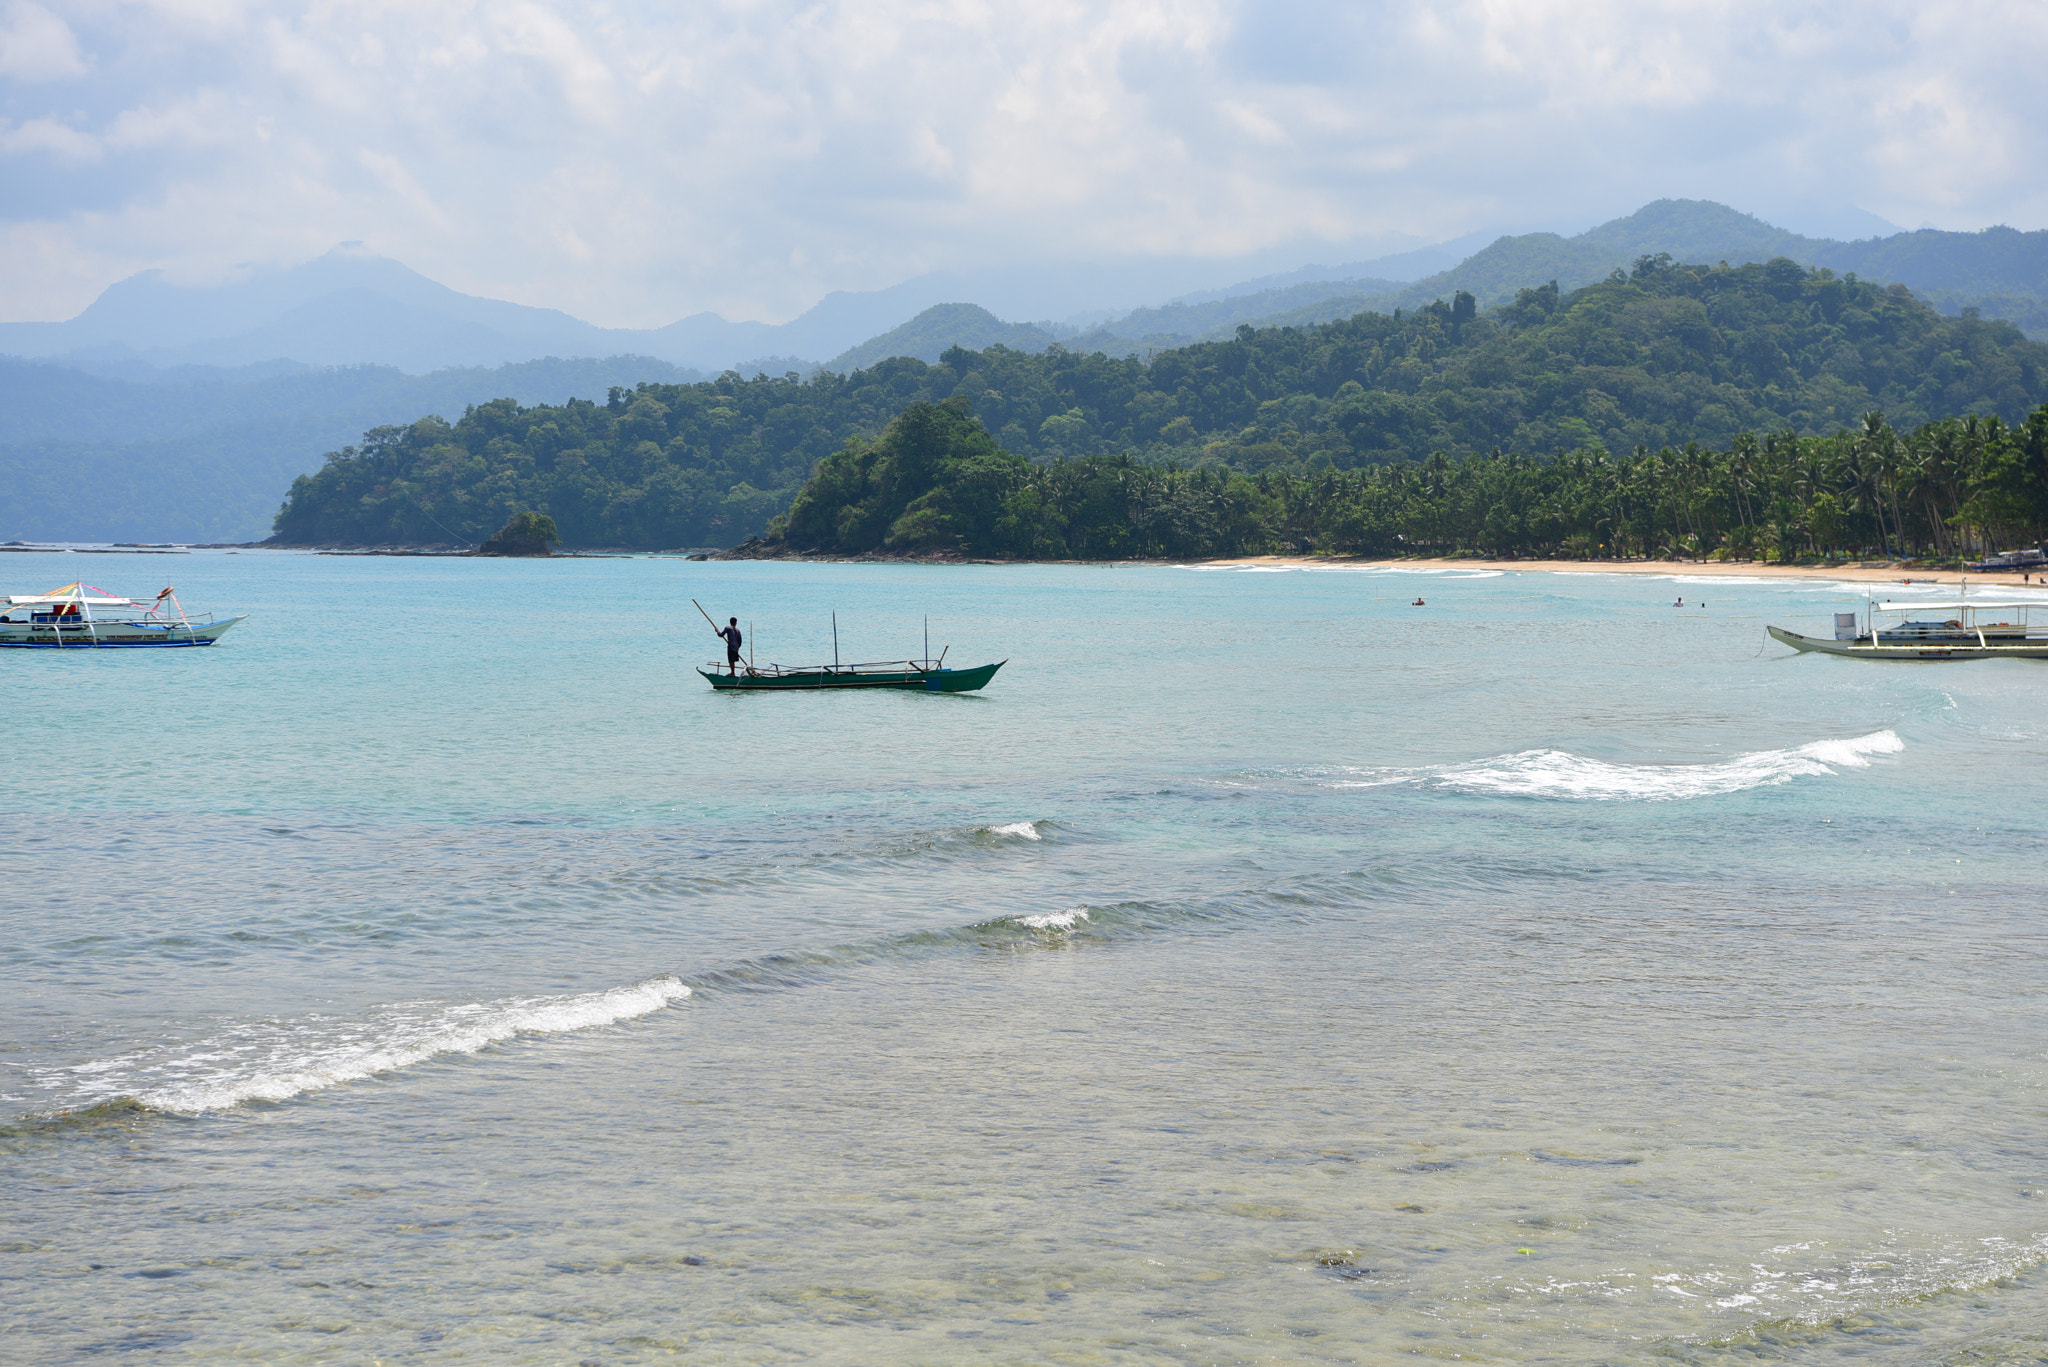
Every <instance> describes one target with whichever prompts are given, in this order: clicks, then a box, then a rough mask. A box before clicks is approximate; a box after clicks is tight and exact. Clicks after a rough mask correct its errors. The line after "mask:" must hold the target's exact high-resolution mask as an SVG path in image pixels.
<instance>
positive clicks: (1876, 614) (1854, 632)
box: [1764, 586, 2048, 660]
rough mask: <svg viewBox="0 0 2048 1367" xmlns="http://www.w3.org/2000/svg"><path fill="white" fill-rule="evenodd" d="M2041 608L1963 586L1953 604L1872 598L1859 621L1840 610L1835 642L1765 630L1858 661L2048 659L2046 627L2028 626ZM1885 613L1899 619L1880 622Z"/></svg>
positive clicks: (1774, 636)
mask: <svg viewBox="0 0 2048 1367" xmlns="http://www.w3.org/2000/svg"><path fill="white" fill-rule="evenodd" d="M2042 606H2043V604H2041V603H1995V602H1991V601H1988V600H1979V601H1972V600H1971V599H1970V597H1969V596H1968V588H1967V586H1965V589H1964V591H1963V595H1962V596H1961V597H1958V598H1957V599H1956V601H1955V602H1953V603H1878V602H1870V603H1869V604H1868V605H1867V608H1866V611H1865V616H1864V618H1863V620H1862V621H1861V622H1860V623H1859V622H1858V621H1857V619H1856V614H1855V613H1853V612H1838V613H1836V614H1835V635H1834V639H1833V640H1827V639H1824V638H1822V637H1818V636H1801V635H1800V634H1799V633H1798V632H1796V631H1786V630H1785V629H1784V628H1783V627H1768V626H1767V627H1765V628H1764V629H1765V630H1766V631H1768V632H1770V633H1771V639H1772V640H1774V641H1780V642H1782V643H1784V644H1785V645H1788V646H1791V647H1792V648H1793V649H1794V650H1798V651H1811V652H1813V653H1815V654H1820V655H1845V656H1848V657H1849V658H1850V659H1856V660H2048V626H2044V627H2042V628H2038V629H2037V628H2032V627H2030V625H2029V623H2028V620H2027V615H2028V612H2029V610H2030V609H2033V608H2039V607H2042ZM1887 615H1896V616H1897V617H1898V619H1899V620H1898V621H1896V622H1893V623H1891V624H1889V625H1886V624H1885V623H1883V622H1880V621H1879V618H1880V617H1882V616H1887ZM1916 617H1918V618H1919V620H1917V621H1916V620H1914V619H1915V618H1916ZM2037 630H2038V631H2039V633H2040V634H2034V633H2035V632H2036V631H2037Z"/></svg>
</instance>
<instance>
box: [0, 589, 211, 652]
mask: <svg viewBox="0 0 2048 1367" xmlns="http://www.w3.org/2000/svg"><path fill="white" fill-rule="evenodd" d="M166 599H168V600H169V602H170V606H169V609H168V610H167V609H166V608H165V606H164V604H165V600H166ZM4 602H5V608H4V610H0V646H31V647H42V648H45V649H52V648H57V649H70V648H74V647H80V646H83V647H87V648H90V647H93V646H131V647H132V646H210V645H212V644H213V643H214V642H215V641H218V640H219V639H220V638H221V634H222V633H223V632H225V631H226V630H227V629H228V628H229V627H231V626H233V625H234V624H235V623H237V622H239V621H242V620H244V618H245V617H246V616H247V614H244V615H243V617H218V618H217V617H215V616H213V614H211V613H208V614H206V615H205V616H203V617H200V618H197V619H194V618H191V617H187V616H186V615H185V609H184V608H183V607H182V606H180V605H179V603H178V595H177V594H176V593H175V592H174V591H173V590H171V589H165V590H164V591H163V592H162V593H159V594H158V595H157V596H156V601H155V602H153V603H142V602H137V601H136V600H135V599H133V598H120V597H117V596H115V595H114V594H111V593H108V592H107V591H106V590H105V589H96V588H94V587H93V586H92V585H90V584H66V585H65V586H64V587H63V588H61V589H52V590H50V592H48V593H28V594H21V593H17V594H9V595H8V596H7V598H6V599H5V600H4ZM171 613H176V614H177V615H176V617H175V618H174V617H172V616H171Z"/></svg>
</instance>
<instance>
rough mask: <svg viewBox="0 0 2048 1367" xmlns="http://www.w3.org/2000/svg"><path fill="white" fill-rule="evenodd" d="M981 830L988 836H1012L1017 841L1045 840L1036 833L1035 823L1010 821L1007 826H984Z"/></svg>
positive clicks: (1036, 825)
mask: <svg viewBox="0 0 2048 1367" xmlns="http://www.w3.org/2000/svg"><path fill="white" fill-rule="evenodd" d="M982 829H983V830H985V831H987V832H988V833H989V834H990V835H1014V836H1016V837H1017V838H1018V839H1019V840H1043V839H1045V837H1044V836H1042V835H1040V834H1039V833H1038V823H1037V822H1036V821H1012V822H1011V823H1009V824H1008V825H1007V826H984V827H982Z"/></svg>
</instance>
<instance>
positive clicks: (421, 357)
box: [0, 200, 2048, 541]
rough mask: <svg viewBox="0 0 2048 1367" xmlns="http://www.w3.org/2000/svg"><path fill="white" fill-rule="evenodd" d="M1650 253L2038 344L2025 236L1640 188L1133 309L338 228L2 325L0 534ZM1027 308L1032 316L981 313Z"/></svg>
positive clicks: (1078, 279)
mask: <svg viewBox="0 0 2048 1367" xmlns="http://www.w3.org/2000/svg"><path fill="white" fill-rule="evenodd" d="M1658 252H1668V253H1670V254H1671V255H1672V256H1673V257H1675V258H1678V259H1680V260H1687V261H1706V262H1714V261H1728V262H1730V263H1740V262H1743V261H1761V260H1768V259H1770V258H1772V257H1777V256H1787V257H1790V258H1792V259H1793V260H1795V261H1799V262H1801V263H1803V264H1807V265H1812V266H1825V267H1828V268H1831V269H1833V270H1835V271H1837V272H1841V273H1848V272H1855V273H1856V274H1858V275H1859V276H1862V277H1864V278H1866V279H1877V280H1881V281H1884V282H1887V283H1900V284H1904V285H1906V286H1908V287H1909V288H1911V289H1913V290H1914V291H1915V292H1916V293H1918V294H1920V295H1921V296H1922V297H1923V298H1925V299H1927V300H1928V301H1929V302H1931V303H1933V304H1934V305H1935V306H1936V307H1937V308H1940V309H1941V310H1942V311H1944V312H1947V313H1959V312H1961V311H1962V310H1963V309H1965V308H1970V307H1974V308H1977V309H1979V310H1981V312H1982V313H1983V314H1984V315H1985V316H1987V317H2002V318H2009V319H2012V320H2013V321H2014V322H2016V323H2018V324H2019V325H2020V326H2021V327H2022V328H2024V329H2026V330H2028V331H2029V332H2030V333H2031V334H2032V335H2034V336H2036V337H2044V336H2048V232H2032V233H2022V232H2016V231H2014V230H2012V229H2009V228H1990V229H1986V230H1984V231H1983V232H1978V233H1951V232H1939V231H1934V230H1923V231H1920V232H1902V233H1895V234H1892V235H1889V236H1884V237H1875V238H1869V239H1865V240H1862V241H1857V242H1841V241H1834V240H1830V239H1823V238H1810V237H1804V236H1801V235H1799V234H1796V233H1792V232H1788V231H1786V230H1784V229H1781V228H1776V227H1773V226H1772V225H1770V224H1768V223H1765V222H1763V221H1761V220H1760V219H1757V218H1754V217H1752V216H1750V215H1747V214H1743V213H1739V212H1737V211H1735V210H1733V209H1729V208H1727V207H1725V206H1722V205H1719V204H1712V203H1706V202H1701V201H1691V200H1661V201H1658V202H1657V203H1655V204H1651V205H1648V206H1646V207H1644V208H1643V209H1641V210H1639V211H1637V212H1636V213H1634V214H1631V215H1629V216H1628V217H1626V218H1621V219H1616V220H1614V221H1613V222H1610V223H1605V224H1602V225H1600V226H1599V227H1596V228H1593V229H1590V230H1588V231H1586V232H1584V233H1580V234H1578V235H1577V236H1574V237H1563V236H1560V235H1557V234H1554V233H1530V234H1524V235H1520V236H1509V237H1500V238H1497V239H1494V240H1492V241H1491V242H1485V241H1483V239H1482V238H1479V237H1474V238H1467V239H1460V240H1457V241H1454V242H1449V243H1443V244H1439V245H1437V246H1434V247H1429V248H1423V249H1420V250H1416V251H1410V252H1404V253H1401V254H1399V255H1396V256H1388V257H1382V258H1379V259H1377V260H1372V261H1361V262H1350V263H1341V264H1338V265H1334V266H1327V267H1326V266H1305V267H1301V268H1299V269H1296V270H1293V271H1289V272H1286V273H1285V274H1280V275H1267V276H1262V277H1259V278H1256V279H1250V280H1244V281H1240V282H1237V283H1234V284H1227V285H1223V286H1220V287H1211V288H1205V289H1200V290H1196V291H1192V292H1188V291H1185V290H1183V291H1181V292H1180V293H1179V294H1178V295H1177V297H1172V298H1170V300H1169V302H1166V303H1163V304H1156V305H1151V306H1146V307H1136V308H1132V307H1128V306H1125V307H1101V306H1099V304H1100V303H1101V301H1105V300H1107V301H1116V300H1129V299H1131V298H1132V297H1134V292H1136V291H1139V290H1143V289H1145V288H1147V287H1148V286H1149V285H1155V284H1156V285H1158V286H1160V287H1161V292H1162V293H1164V292H1165V288H1166V287H1167V286H1168V284H1169V283H1170V282H1176V281H1177V282H1179V283H1181V284H1185V283H1186V282H1187V279H1188V270H1187V268H1186V267H1185V264H1184V263H1183V264H1180V265H1174V264H1173V263H1167V264H1164V265H1154V266H1144V265H1138V266H1131V265H1110V266H1099V267H1076V268H1071V269H1065V270H1061V271H1049V270H1045V269H1037V268H1027V267H1018V268H1013V269H1004V270H991V271H984V272H978V273H952V274H935V275H928V276H923V277H920V278H918V279H916V280H911V281H906V282H904V283H903V284H900V285H897V286H894V287H892V288H890V289H886V290H877V291H870V292H865V293H846V292H842V293H836V294H832V295H829V296H827V297H826V298H825V299H823V300H821V301H820V302H819V303H818V304H817V305H816V306H815V307H813V308H812V309H810V310H809V311H808V312H806V313H804V314H803V315H802V316H800V317H798V318H796V319H793V320H791V321H790V322H788V323H783V324H777V325H771V324H766V323H757V322H738V323H735V322H729V321H727V320H726V319H724V318H721V317H719V316H717V315H715V314H708V313H707V314H697V315H694V316H692V317H689V318H684V319H681V320H679V321H677V322H674V323H671V324H669V325H667V326H666V327H660V328H651V329H621V328H602V327H598V326H595V325H593V324H590V323H586V322H583V321H582V320H580V319H577V318H574V317H571V316H570V315H568V314H566V313H562V312H560V311H558V310H553V309H541V308H532V307H528V306H525V305H520V304H512V303H507V302H504V301H502V300H493V299H482V298H477V297H475V296H472V295H466V294H462V293H460V292H458V291H455V290H452V289H449V288H447V287H446V286H443V285H440V284H437V283H435V282H434V281H431V280H429V279H427V278H426V277H424V276H422V275H419V274H418V273H416V272H414V271H412V270H410V269H408V268H407V267H405V266H403V265H401V264H400V263H398V262H396V261H391V260H388V259H384V258H380V257H376V256H373V255H370V254H368V253H366V252H364V251H363V250H361V248H360V247H358V246H355V245H344V246H342V247H339V248H336V249H335V250H334V251H332V252H329V253H328V254H327V255H325V256H323V257H320V258H319V259H318V260H315V261H311V262H307V263H305V264H303V265H300V266H296V267H293V268H291V269H288V270H281V271H275V272H270V273H266V274H260V275H256V276H253V277H251V278H249V279H247V280H243V281H238V282H235V283H231V284H226V285H219V286H212V287H205V288H199V287H187V286H180V285H176V284H173V283H171V282H169V281H168V280H166V279H164V278H163V277H162V276H161V275H159V274H156V273H146V274H143V275H138V276H135V277H133V278H131V279H128V280H124V281H122V282H120V283H119V284H116V285H114V286H112V287H110V288H109V289H108V290H107V291H106V292H105V293H104V294H102V295H101V296H100V298H99V299H97V300H95V301H94V303H93V304H92V305H91V306H90V307H89V308H87V309H86V310H85V311H84V312H83V313H81V314H79V315H78V317H76V318H73V319H70V320H67V321H65V322H57V323H7V324H0V539H8V538H20V539H31V540H153V541H167V540H177V541H190V540H247V539H254V538H257V537H260V536H262V535H264V534H265V533H266V532H267V531H268V525H269V518H270V514H271V513H272V512H274V511H275V509H276V508H277V506H278V503H279V502H280V501H281V500H282V498H283V495H284V491H285V489H286V488H287V487H288V486H289V484H290V482H291V480H292V478H293V477H295V476H296V475H298V474H300V473H304V472H307V471H310V470H312V469H314V468H316V467H318V465H319V464H320V461H321V458H322V456H323V455H324V453H325V452H327V451H330V450H335V449H338V448H339V447H341V446H343V445H346V444H349V443H351V442H353V441H355V440H356V439H357V438H358V437H359V436H360V435H361V433H362V432H363V431H364V430H365V429H367V428H369V427H372V426H377V425H381V424H385V423H405V422H411V421H412V420H414V419H416V418H418V417H420V416H422V415H423V414H426V413H430V412H433V413H441V414H444V415H446V416H448V417H451V418H453V417H459V416H460V414H461V411H462V410H463V409H464V408H465V407H467V406H468V405H470V404H472V403H479V402H483V401H486V400H489V399H492V398H498V397H504V396H511V397H515V398H518V399H520V400H521V402H526V403H532V402H541V401H547V402H560V401H562V400H564V399H566V398H569V397H571V396H572V395H573V396H578V397H587V398H596V399H602V398H603V396H604V392H605V390H606V389H608V388H609V387H611V386H612V385H628V386H629V385H631V384H633V383H636V382H638V381H641V380H663V381H679V380H688V379H692V378H699V377H701V376H702V375H704V374H710V373H716V372H718V371H721V370H724V369H728V368H740V369H743V370H744V372H745V373H747V374H752V373H754V372H755V371H756V370H765V371H767V372H769V373H771V374H781V373H784V372H785V371H790V370H795V371H800V372H808V371H811V370H813V369H817V368H820V367H823V368H829V369H833V370H837V371H842V372H843V371H846V370H850V369H853V368H859V367H866V366H869V365H872V364H874V363H876V362H878V361H881V360H884V359H886V358H888V357H891V356H915V357H918V358H920V359H923V360H927V361H930V360H934V359H936V358H937V357H938V356H939V355H940V353H942V352H943V351H944V350H945V349H946V348H947V347H949V346H952V345H956V344H958V345H962V346H967V347H969V348H973V349H980V348H983V347H987V346H990V345H994V344H998V343H1000V344H1002V345H1004V346H1009V347H1012V348H1016V349H1020V350H1031V351H1036V350H1042V349H1044V348H1045V347H1047V346H1049V345H1053V344H1055V343H1057V344H1059V345H1062V346H1065V347H1067V348H1069V349H1070V350H1080V351H1096V350H1101V351H1107V352H1111V353H1115V354H1139V355H1142V354H1145V353H1147V352H1150V351H1154V350H1159V349H1163V348H1168V347H1173V346H1178V345H1182V344H1184V343H1187V342H1190V341H1196V340H1203V339H1208V338H1215V337H1220V336H1227V335H1229V334H1230V332H1232V331H1233V330H1234V329H1235V328H1236V327H1238V326H1239V325H1240V324H1244V323H1251V324H1253V325H1256V326H1270V325H1284V324H1302V323H1309V322H1318V321H1323V320H1327V319H1332V318H1340V317H1349V316H1351V315H1353V314H1356V313H1359V312H1364V311H1368V310H1377V311H1388V312H1390V311H1392V310H1393V309H1395V308H1414V307H1417V306H1419V305H1421V304H1425V303H1428V302H1430V301H1431V300H1434V299H1438V298H1446V297H1448V296H1450V295H1451V294H1452V293H1454V292H1455V291H1457V290H1461V289H1462V290H1469V291H1470V292H1471V293H1472V294H1474V295H1475V296H1477V298H1478V299H1479V301H1480V304H1481V305H1482V307H1484V306H1490V305H1493V304H1495V303H1498V302H1501V301H1503V300H1506V299H1510V298H1512V297H1513V296H1514V293H1515V291H1516V290H1518V289H1521V288H1523V287H1528V286H1536V285H1541V284H1543V283H1545V282H1547V281H1550V280H1556V281H1557V282H1558V284H1559V285H1560V286H1561V287H1563V288H1565V289H1571V288H1574V287H1576V286H1579V285H1583V284H1587V283H1589V282H1591V281H1593V280H1596V279H1599V278H1600V277H1602V276H1604V275H1606V274H1608V273H1609V272H1611V271H1613V270H1615V269H1617V268H1621V267H1625V266H1627V265H1628V264H1629V263H1630V262H1632V261H1634V260H1635V258H1637V257H1638V256H1643V255H1653V254H1655V253H1658ZM1137 297H1142V296H1137ZM1152 297H1154V298H1158V297H1160V296H1159V295H1156V294H1155V295H1153V296H1152ZM1039 309H1043V310H1044V312H1043V313H1041V314H1040V317H1041V319H1042V320H1041V321H1038V322H1014V321H1006V320H1005V318H1004V317H1003V316H1002V315H1003V314H1006V313H1007V314H1008V315H1009V317H1011V318H1016V317H1020V316H1030V313H1031V312H1032V311H1036V310H1039ZM10 358H11V359H10ZM559 358H570V359H568V360H563V359H559ZM80 490H84V491H88V492H86V493H84V494H81V493H80V492H79V491H80Z"/></svg>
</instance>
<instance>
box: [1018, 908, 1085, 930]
mask: <svg viewBox="0 0 2048 1367" xmlns="http://www.w3.org/2000/svg"><path fill="white" fill-rule="evenodd" d="M1010 919H1011V920H1012V921H1015V922H1016V923H1017V924H1018V925H1020V926H1029V927H1030V928H1031V929H1033V930H1072V929H1073V928H1074V927H1075V926H1077V925H1079V924H1080V923H1081V922H1083V921H1085V920H1087V919H1088V909H1087V908H1086V907H1068V908H1067V909H1066V910H1065V911H1042V912H1039V913H1037V914H1036V915H1032V916H1012V917H1011V918H1010Z"/></svg>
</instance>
